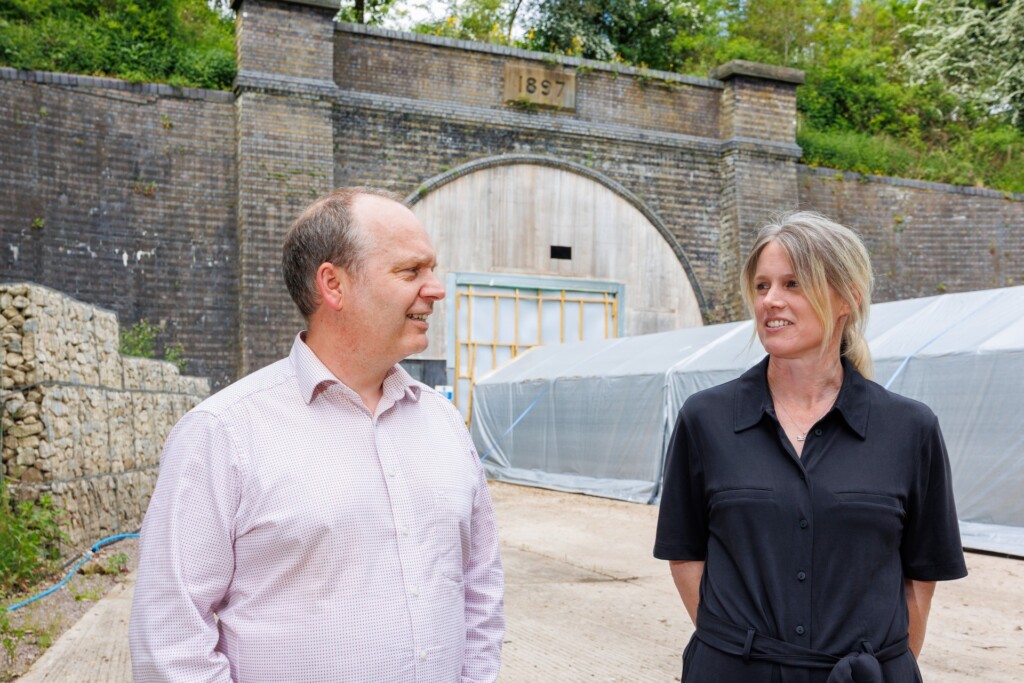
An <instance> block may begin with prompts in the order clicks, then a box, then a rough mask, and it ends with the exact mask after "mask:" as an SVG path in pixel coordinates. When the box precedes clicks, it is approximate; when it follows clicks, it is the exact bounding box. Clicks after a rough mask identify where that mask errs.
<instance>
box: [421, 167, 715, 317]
mask: <svg viewBox="0 0 1024 683" xmlns="http://www.w3.org/2000/svg"><path fill="white" fill-rule="evenodd" d="M515 164H534V165H537V166H547V167H551V168H557V169H563V170H565V171H568V172H570V173H575V174H577V175H581V176H583V177H585V178H589V179H591V180H593V181H594V182H596V183H599V184H600V185H603V186H604V187H606V188H608V189H609V190H610V191H611V192H613V193H614V194H616V195H618V196H619V197H621V198H623V199H624V200H626V201H627V202H629V203H630V204H631V205H632V206H634V207H635V208H636V210H637V211H639V212H640V213H641V214H643V216H644V217H645V218H646V219H647V220H648V221H649V222H650V224H651V225H652V226H653V227H654V229H655V230H657V231H658V233H659V234H660V235H661V236H662V237H663V238H664V239H665V242H666V243H667V244H668V246H669V248H670V249H672V252H673V253H674V254H675V255H676V258H678V259H679V262H680V263H681V264H682V266H683V270H684V271H685V272H686V277H687V278H688V279H689V281H690V286H691V287H692V288H693V294H694V296H695V297H696V298H697V304H698V306H699V307H700V311H701V314H702V315H704V314H706V313H707V310H708V309H707V301H706V299H705V297H704V290H703V288H702V287H701V285H700V281H699V280H698V279H697V275H696V273H694V270H693V267H692V266H691V265H690V260H689V258H687V256H686V252H685V251H684V250H683V247H682V245H681V244H679V241H678V240H677V239H676V238H675V235H673V234H672V232H671V231H670V230H669V229H668V226H666V225H665V223H664V221H662V220H661V218H660V217H659V216H658V214H656V213H655V212H654V211H652V210H651V208H650V207H649V206H647V204H645V203H644V201H643V200H642V199H640V198H639V197H637V196H636V195H635V194H633V193H632V192H630V191H629V190H628V189H626V188H625V187H624V186H623V185H622V184H621V183H618V182H617V181H615V180H613V179H612V178H609V177H608V176H606V175H604V174H603V173H600V172H598V171H595V170H593V169H591V168H588V167H586V166H584V165H582V164H578V163H576V162H573V161H567V160H564V159H557V158H555V157H549V156H544V155H542V154H500V155H498V156H493V157H485V158H483V159H474V160H473V161H470V162H467V163H465V164H462V165H460V166H457V167H455V168H453V169H450V170H448V171H445V172H444V173H441V174H439V175H436V176H434V177H432V178H430V179H428V180H427V181H426V182H424V183H423V184H422V185H420V186H419V187H418V188H417V189H416V191H415V192H413V193H412V194H410V195H409V196H408V197H406V198H405V203H406V205H408V206H410V207H413V206H414V205H415V204H417V203H418V202H420V201H422V200H423V199H424V198H425V197H426V196H428V195H429V194H431V193H432V192H435V191H436V190H438V189H439V188H441V187H444V186H445V185H447V184H449V183H452V182H454V181H456V180H458V179H459V178H462V177H464V176H467V175H469V174H471V173H476V172H478V171H482V170H484V169H489V168H495V167H499V166H512V165H515ZM414 210H415V209H414Z"/></svg>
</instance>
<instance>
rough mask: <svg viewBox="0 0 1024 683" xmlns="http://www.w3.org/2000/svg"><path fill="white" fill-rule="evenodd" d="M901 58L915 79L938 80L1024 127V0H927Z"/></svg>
mask: <svg viewBox="0 0 1024 683" xmlns="http://www.w3.org/2000/svg"><path fill="white" fill-rule="evenodd" d="M914 19H915V23H913V24H911V25H910V26H908V27H907V29H906V31H907V33H908V34H910V35H912V36H913V37H914V39H915V45H914V47H913V48H912V49H910V50H909V51H908V52H907V53H906V54H905V56H904V57H903V59H902V64H903V66H904V67H905V68H906V70H907V72H908V74H909V76H910V79H909V80H910V82H911V83H913V84H920V83H927V82H939V83H942V84H943V85H945V86H947V87H948V88H949V89H950V90H951V91H952V92H953V93H955V94H956V95H957V96H958V97H959V98H961V99H962V100H963V101H964V102H965V103H966V104H968V105H973V106H975V107H978V108H980V109H983V110H986V111H988V112H991V113H993V114H997V115H998V114H1003V115H1006V116H1007V117H1008V118H1009V119H1010V120H1011V121H1012V122H1013V123H1014V124H1015V125H1017V126H1018V127H1019V128H1020V129H1021V130H1024V0H1010V1H1007V2H977V1H972V0H934V1H933V2H927V3H926V2H922V3H921V4H920V5H919V7H918V8H917V9H916V11H915V13H914Z"/></svg>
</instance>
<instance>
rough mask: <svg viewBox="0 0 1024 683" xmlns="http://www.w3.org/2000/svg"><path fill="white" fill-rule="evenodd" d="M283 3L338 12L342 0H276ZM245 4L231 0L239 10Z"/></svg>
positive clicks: (238, 0)
mask: <svg viewBox="0 0 1024 683" xmlns="http://www.w3.org/2000/svg"><path fill="white" fill-rule="evenodd" d="M275 1H276V2H279V3H281V4H282V5H305V6H306V7H319V8H322V9H329V10H332V11H334V12H335V13H337V12H338V11H340V10H341V0H275ZM244 4H245V0H231V9H233V10H235V11H236V12H237V11H238V8H239V7H241V6H242V5H244Z"/></svg>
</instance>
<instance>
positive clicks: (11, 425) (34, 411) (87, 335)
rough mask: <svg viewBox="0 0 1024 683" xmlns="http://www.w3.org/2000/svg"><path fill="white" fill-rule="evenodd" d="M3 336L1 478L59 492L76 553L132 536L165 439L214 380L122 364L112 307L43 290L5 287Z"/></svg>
mask: <svg viewBox="0 0 1024 683" xmlns="http://www.w3.org/2000/svg"><path fill="white" fill-rule="evenodd" d="M0 338H2V341H3V344H2V350H0V368H2V375H0V381H2V385H0V396H2V397H3V410H2V418H0V419H2V427H3V429H2V433H3V468H2V474H3V482H4V483H5V484H7V485H8V486H10V488H11V489H12V490H13V491H14V493H15V495H16V496H17V497H18V498H19V499H21V500H34V499H37V498H38V497H39V496H41V495H43V494H46V493H49V494H50V495H51V496H52V497H53V500H54V502H55V503H56V505H57V507H58V508H60V509H61V510H63V511H64V516H63V523H62V526H63V528H64V530H65V531H66V532H67V534H68V537H69V539H70V542H71V548H69V550H73V549H78V547H79V546H83V545H89V544H91V543H94V542H95V541H97V540H99V539H101V538H103V537H104V536H109V535H112V534H116V533H124V532H127V531H134V530H135V529H136V528H138V526H139V525H140V524H141V523H142V517H143V515H144V513H145V511H146V506H147V505H148V504H149V498H150V496H151V495H152V492H153V486H154V485H155V483H156V476H157V466H158V462H159V457H160V448H161V446H162V445H163V441H164V439H165V438H166V437H167V434H168V433H169V432H170V430H171V427H172V426H173V425H174V423H175V422H176V421H177V420H178V418H180V417H181V416H182V415H184V414H185V413H186V412H187V411H188V410H190V409H191V408H192V407H193V406H195V405H196V404H198V403H199V402H200V401H201V400H202V399H203V398H204V397H206V396H208V395H209V393H210V385H209V381H208V380H206V379H203V378H198V377H182V376H181V375H179V373H178V370H177V368H176V367H175V366H174V365H172V364H171V363H167V362H165V361H158V360H152V359H147V358H131V357H122V356H121V354H120V353H119V351H118V348H119V328H118V323H117V317H116V316H115V315H114V314H113V313H112V312H110V311H106V310H103V309H101V308H97V307H95V306H89V305H87V304H83V303H81V302H79V301H75V300H74V299H72V298H70V297H68V296H65V295H63V294H61V293H60V292H56V291H53V290H51V289H47V288H46V287H41V286H38V285H33V284H24V283H15V284H3V283H0Z"/></svg>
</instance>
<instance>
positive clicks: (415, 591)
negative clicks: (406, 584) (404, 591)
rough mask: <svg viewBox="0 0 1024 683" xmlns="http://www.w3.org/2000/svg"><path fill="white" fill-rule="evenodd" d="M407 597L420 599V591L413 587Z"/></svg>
mask: <svg viewBox="0 0 1024 683" xmlns="http://www.w3.org/2000/svg"><path fill="white" fill-rule="evenodd" d="M409 595H411V596H412V597H414V598H418V597H420V589H419V588H416V587H415V586H414V587H413V588H412V590H410V591H409Z"/></svg>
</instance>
